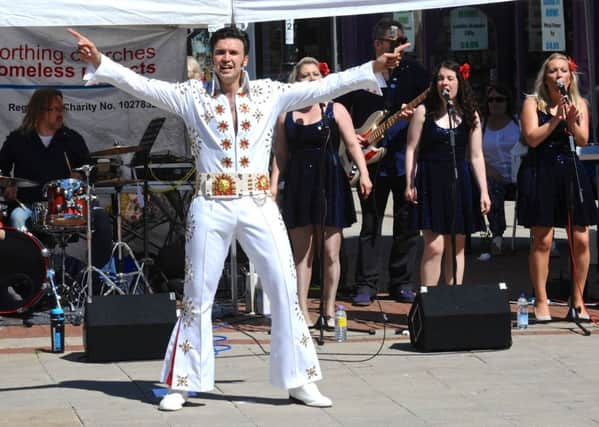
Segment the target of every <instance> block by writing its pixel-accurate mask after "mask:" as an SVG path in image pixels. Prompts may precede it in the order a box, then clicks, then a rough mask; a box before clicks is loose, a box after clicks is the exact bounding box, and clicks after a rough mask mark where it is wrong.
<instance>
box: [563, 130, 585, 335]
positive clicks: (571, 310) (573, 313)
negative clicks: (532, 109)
mask: <svg viewBox="0 0 599 427" xmlns="http://www.w3.org/2000/svg"><path fill="white" fill-rule="evenodd" d="M566 132H567V134H568V141H569V143H570V153H571V155H572V165H573V170H574V177H575V179H576V188H577V190H578V200H579V201H580V204H581V206H582V204H583V202H584V196H583V194H582V186H581V185H580V175H579V174H578V164H577V162H576V142H575V140H574V135H572V132H570V130H569V129H566ZM573 187H574V182H573V181H570V183H569V185H568V219H569V221H568V224H567V225H568V227H567V229H566V231H567V233H568V248H569V253H570V299H569V301H568V317H569V318H570V319H572V321H573V322H574V323H575V324H576V326H578V327H579V328H580V330H581V331H582V332H583V335H584V336H589V335H591V331H589V330H588V329H587V328H585V327H584V326H583V325H582V323H581V322H580V316H579V313H578V310H576V307H574V290H575V289H576V282H575V278H574V273H575V271H576V269H575V268H576V264H575V262H574V242H573V237H574V229H573V227H574V224H573V222H574V188H573ZM583 304H584V300H583Z"/></svg>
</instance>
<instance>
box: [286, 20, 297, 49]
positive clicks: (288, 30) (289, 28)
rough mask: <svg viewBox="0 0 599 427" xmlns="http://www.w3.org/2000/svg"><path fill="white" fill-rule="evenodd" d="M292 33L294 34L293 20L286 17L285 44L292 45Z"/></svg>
mask: <svg viewBox="0 0 599 427" xmlns="http://www.w3.org/2000/svg"><path fill="white" fill-rule="evenodd" d="M294 35H295V22H294V21H293V19H286V20H285V44H286V45H287V46H292V45H293V43H294V41H293V39H294Z"/></svg>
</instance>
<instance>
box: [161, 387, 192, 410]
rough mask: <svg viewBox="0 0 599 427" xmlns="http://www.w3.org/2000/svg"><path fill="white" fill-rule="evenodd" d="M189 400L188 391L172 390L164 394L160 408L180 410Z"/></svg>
mask: <svg viewBox="0 0 599 427" xmlns="http://www.w3.org/2000/svg"><path fill="white" fill-rule="evenodd" d="M186 401H187V392H186V391H184V390H171V389H169V391H168V393H167V394H165V395H164V397H163V398H162V400H161V401H160V405H159V406H158V408H159V409H160V410H161V411H178V410H179V409H181V408H183V404H184V403H185V402H186Z"/></svg>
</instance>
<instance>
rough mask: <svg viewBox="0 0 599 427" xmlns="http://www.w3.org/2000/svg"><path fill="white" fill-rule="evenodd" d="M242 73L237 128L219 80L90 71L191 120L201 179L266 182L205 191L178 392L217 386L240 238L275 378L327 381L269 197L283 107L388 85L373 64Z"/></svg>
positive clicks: (177, 362) (173, 357) (191, 229)
mask: <svg viewBox="0 0 599 427" xmlns="http://www.w3.org/2000/svg"><path fill="white" fill-rule="evenodd" d="M242 78H243V84H242V86H241V88H240V90H239V91H238V93H237V94H236V99H235V108H236V110H237V111H236V112H237V122H238V128H237V129H234V128H233V120H232V114H231V111H230V105H229V102H228V100H227V98H226V96H225V95H224V94H223V93H222V92H221V91H220V87H219V84H218V80H216V79H214V80H213V81H212V82H211V84H209V85H208V86H209V87H208V89H206V88H204V86H203V84H202V83H201V82H199V81H195V80H193V81H187V82H185V83H168V82H163V81H158V80H152V79H148V78H146V77H143V76H140V75H138V74H136V73H134V72H133V71H131V70H129V69H127V68H125V67H123V66H121V65H119V64H117V63H115V62H114V61H112V60H111V59H110V58H108V57H106V56H102V61H101V65H100V66H99V67H98V69H97V70H93V69H92V70H91V71H90V73H89V74H88V75H87V76H86V79H88V80H89V81H88V84H94V83H99V82H103V83H111V84H113V85H114V86H116V87H118V88H120V89H122V90H124V91H125V92H128V93H130V94H132V95H134V96H136V97H138V98H141V99H144V100H146V101H148V102H150V103H152V104H154V105H156V106H157V107H160V108H162V109H164V110H167V111H169V112H172V113H175V114H177V115H179V116H180V117H182V118H183V120H184V121H185V124H186V125H187V128H188V131H189V134H190V136H191V139H192V150H191V151H192V153H193V155H194V160H195V166H196V173H197V174H198V176H199V175H200V174H201V175H203V176H209V177H210V178H215V179H217V178H218V179H221V178H225V179H227V180H229V179H230V181H227V182H233V181H236V180H239V181H240V182H242V181H243V183H245V184H246V185H244V186H243V187H244V188H245V189H246V190H247V182H248V181H252V183H254V184H256V185H255V186H254V187H253V188H254V191H245V192H242V191H239V192H238V193H239V194H237V193H233V194H229V196H227V197H221V196H219V195H217V194H214V192H212V193H210V192H208V193H210V194H208V193H207V192H206V191H204V188H198V189H197V190H198V191H197V193H196V195H195V197H194V198H193V201H192V202H191V208H190V210H189V215H188V218H187V232H186V247H185V253H186V257H185V258H186V259H185V265H186V268H185V285H184V293H185V297H184V301H183V303H184V307H183V310H182V313H181V316H180V318H179V320H178V321H177V324H176V325H175V328H174V330H173V332H172V335H171V338H170V342H169V345H168V348H167V351H166V356H165V359H164V366H163V370H162V377H161V380H162V381H163V382H164V383H166V384H167V385H168V386H169V387H171V388H173V389H177V390H193V391H199V392H203V391H210V390H212V389H213V388H214V349H213V342H212V339H213V338H212V319H211V314H212V304H213V301H214V294H215V292H216V289H217V285H218V281H219V279H220V276H221V274H222V269H223V265H224V260H225V258H226V255H227V251H228V248H229V246H230V244H231V241H232V239H233V238H235V239H237V240H238V241H239V243H240V244H241V246H242V248H243V250H244V251H245V252H246V254H247V255H248V257H249V259H250V260H251V261H252V262H253V263H254V265H255V267H256V272H257V273H258V275H259V276H260V279H261V282H262V284H263V286H264V291H265V292H266V294H267V296H268V298H269V300H270V304H271V311H272V332H271V334H272V335H271V339H272V344H271V357H270V380H271V383H272V384H273V385H275V386H277V387H281V388H286V389H289V388H293V387H299V386H302V385H304V384H307V383H309V382H313V381H316V380H319V379H321V378H322V374H321V371H320V366H319V363H318V358H317V355H316V351H315V349H314V344H313V342H312V339H311V337H310V333H309V331H308V327H307V325H306V322H305V320H304V318H303V315H302V312H301V310H300V307H299V304H298V299H297V283H296V275H295V266H294V262H293V257H292V253H291V246H290V244H289V239H288V237H287V232H286V230H285V225H284V223H283V220H282V218H281V215H280V213H279V210H278V208H277V206H276V204H275V202H274V201H273V200H272V198H271V197H270V196H269V188H268V173H269V172H268V170H269V162H270V156H271V147H272V139H273V138H272V137H273V128H274V125H275V122H276V119H277V116H278V115H279V114H280V113H282V112H286V111H291V110H297V109H300V108H303V107H306V106H308V105H312V104H315V103H317V102H323V101H326V100H329V99H332V98H335V97H337V96H340V95H342V94H343V93H346V92H349V91H351V90H355V89H367V90H371V91H374V92H376V93H379V94H380V92H379V89H378V85H377V81H376V77H375V75H374V73H373V71H372V64H371V63H366V64H363V65H361V66H359V67H356V68H353V69H351V70H348V71H344V72H340V73H334V74H331V75H329V76H328V77H326V78H324V79H322V80H319V81H315V82H301V83H295V84H286V83H280V82H275V81H272V80H254V81H250V80H249V78H248V75H247V73H244V74H243V77H242ZM260 183H261V184H262V186H260ZM264 183H266V185H264ZM252 185H253V184H252ZM238 186H239V185H238ZM204 187H205V186H204ZM208 187H210V188H211V189H214V188H216V187H211V186H210V185H208ZM223 188H224V189H225V190H226V189H230V186H226V187H223ZM250 190H251V189H250Z"/></svg>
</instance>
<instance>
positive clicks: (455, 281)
mask: <svg viewBox="0 0 599 427" xmlns="http://www.w3.org/2000/svg"><path fill="white" fill-rule="evenodd" d="M446 101H447V118H448V120H449V146H450V147H451V165H452V169H453V174H452V176H451V195H450V199H451V202H452V205H453V211H452V214H451V230H450V232H451V265H452V268H453V284H454V285H457V284H458V274H457V269H458V260H457V256H456V232H455V221H456V216H457V210H458V206H457V182H458V167H457V163H456V157H455V126H454V125H455V123H454V114H455V108H454V106H453V102H452V101H451V100H450V99H446Z"/></svg>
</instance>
